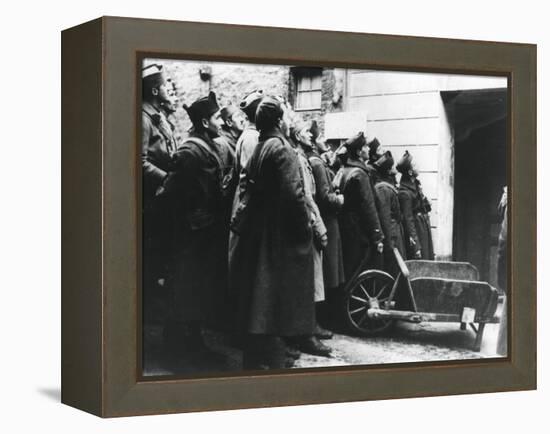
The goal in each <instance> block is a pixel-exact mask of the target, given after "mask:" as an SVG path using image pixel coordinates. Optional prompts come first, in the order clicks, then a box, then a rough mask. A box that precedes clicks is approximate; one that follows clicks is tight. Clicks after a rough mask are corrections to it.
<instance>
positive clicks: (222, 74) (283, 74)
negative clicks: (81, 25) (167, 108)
mask: <svg viewBox="0 0 550 434" xmlns="http://www.w3.org/2000/svg"><path fill="white" fill-rule="evenodd" d="M151 63H158V64H160V65H162V66H163V68H164V71H165V73H166V77H167V78H168V79H169V80H170V81H172V82H173V83H174V84H175V91H176V95H177V111H176V113H175V114H174V115H173V117H172V120H173V122H174V124H175V125H176V136H177V137H178V138H179V140H181V139H183V138H185V137H186V135H187V130H188V129H189V128H190V126H191V123H190V121H189V118H188V116H187V113H186V112H185V110H184V109H183V108H182V106H183V104H187V105H190V104H191V103H192V102H193V101H195V100H196V99H197V98H199V97H201V96H205V95H207V94H208V92H209V91H211V90H212V91H214V92H215V93H216V95H217V97H218V103H219V104H220V106H224V105H226V104H228V103H229V102H232V103H233V104H238V103H239V102H240V100H241V99H242V98H243V96H245V95H246V94H248V93H249V92H251V91H253V90H254V89H263V90H264V92H265V93H266V94H270V95H280V96H282V97H284V98H285V99H287V100H288V101H289V102H290V104H291V105H292V106H294V95H295V92H296V90H295V89H296V83H295V78H294V75H293V73H292V67H290V66H281V65H256V64H246V63H225V62H201V61H186V60H166V59H145V61H144V66H147V65H149V64H151ZM201 71H203V72H207V73H208V74H206V75H209V77H208V78H207V77H206V75H205V74H203V75H202V77H201ZM343 80H344V70H342V69H331V68H324V69H323V71H322V97H321V98H322V102H321V109H320V110H302V111H299V112H298V116H300V117H301V118H303V119H304V120H313V119H314V120H316V121H317V122H318V124H319V127H320V129H321V133H323V131H324V114H325V113H331V112H335V111H342V109H343V103H344V98H343Z"/></svg>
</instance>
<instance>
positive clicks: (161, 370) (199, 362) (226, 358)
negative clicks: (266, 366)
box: [143, 322, 499, 375]
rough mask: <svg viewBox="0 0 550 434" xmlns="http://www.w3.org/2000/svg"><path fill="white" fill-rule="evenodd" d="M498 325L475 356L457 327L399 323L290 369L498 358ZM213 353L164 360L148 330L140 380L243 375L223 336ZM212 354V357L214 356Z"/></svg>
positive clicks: (339, 343)
mask: <svg viewBox="0 0 550 434" xmlns="http://www.w3.org/2000/svg"><path fill="white" fill-rule="evenodd" d="M497 335H498V324H488V325H487V326H486V328H485V334H484V339H483V343H482V347H481V351H480V352H475V351H473V350H472V349H471V348H472V345H473V343H474V340H475V333H474V332H473V331H472V330H471V329H468V330H460V328H459V324H456V323H422V324H409V323H403V322H401V323H398V324H397V325H396V326H395V327H394V328H393V329H391V330H388V331H387V332H386V333H385V335H383V336H379V337H369V338H366V337H354V336H347V335H344V334H335V335H334V337H333V339H330V340H326V341H323V342H324V343H325V344H326V345H328V346H330V347H331V348H332V351H333V354H332V357H317V356H312V355H309V354H302V355H301V356H300V358H299V359H298V360H297V361H296V365H295V368H311V367H315V368H319V367H328V366H349V365H373V364H384V363H406V362H424V361H443V360H464V359H478V358H488V357H499V356H498V355H497V353H496V343H497ZM205 336H206V342H207V345H208V346H209V348H210V349H211V350H212V351H213V354H210V355H209V356H208V357H204V356H201V355H196V356H194V355H183V356H180V357H173V356H172V355H166V354H165V353H164V352H163V351H162V348H161V345H160V342H161V341H162V339H161V330H160V328H147V329H146V331H145V341H144V344H145V345H144V353H145V357H144V364H143V365H144V374H145V375H174V374H175V375H197V374H199V375H200V374H204V373H210V374H213V373H221V372H235V371H240V370H242V352H241V351H240V350H238V349H236V348H235V346H234V345H231V344H229V339H228V338H227V336H223V335H220V334H217V333H212V332H209V333H206V335H205ZM213 355H214V356H213Z"/></svg>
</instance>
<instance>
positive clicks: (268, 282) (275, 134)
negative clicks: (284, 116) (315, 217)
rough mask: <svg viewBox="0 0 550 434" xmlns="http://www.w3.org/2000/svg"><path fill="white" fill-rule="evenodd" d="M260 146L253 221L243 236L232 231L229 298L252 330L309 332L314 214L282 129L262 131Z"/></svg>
mask: <svg viewBox="0 0 550 434" xmlns="http://www.w3.org/2000/svg"><path fill="white" fill-rule="evenodd" d="M258 146H259V148H258V149H259V158H258V174H257V176H256V180H255V189H254V195H253V197H252V198H251V200H250V202H249V207H250V208H249V212H250V217H249V221H250V224H248V225H247V226H246V228H244V230H242V231H241V232H240V234H236V233H233V232H232V233H231V239H230V254H229V281H230V296H231V297H230V298H231V299H232V300H233V305H232V308H233V310H234V312H235V313H236V324H237V325H238V327H239V329H240V330H241V331H244V332H247V333H252V334H265V335H275V336H298V335H310V334H312V333H313V330H314V288H313V277H314V275H313V254H312V253H313V251H312V248H313V244H312V227H311V222H312V215H311V213H310V211H309V209H308V205H307V203H306V198H305V193H304V185H303V180H302V177H301V175H300V166H299V162H298V157H297V155H296V153H295V151H294V150H293V149H292V147H291V146H290V144H289V143H288V141H287V139H286V138H285V137H284V135H283V134H282V133H281V131H280V130H279V129H274V130H272V131H269V132H262V134H261V136H260V142H259V144H258ZM255 159H256V158H255V157H252V158H251V159H250V160H249V161H248V164H250V162H251V161H255ZM247 169H248V170H250V168H249V167H248V168H247Z"/></svg>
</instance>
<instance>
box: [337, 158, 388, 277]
mask: <svg viewBox="0 0 550 434" xmlns="http://www.w3.org/2000/svg"><path fill="white" fill-rule="evenodd" d="M340 170H342V178H341V182H340V191H341V192H342V193H343V195H344V206H343V207H342V212H341V214H340V219H339V221H340V234H341V236H342V248H343V254H344V255H343V256H344V271H345V275H346V280H349V279H350V278H352V277H353V275H354V274H355V272H356V271H357V270H358V267H359V265H360V264H361V263H362V261H363V260H364V259H365V258H366V255H367V254H368V255H369V258H368V260H367V263H366V266H367V267H373V266H374V265H373V263H374V262H375V256H374V255H375V253H374V252H375V246H376V244H378V243H379V242H381V241H382V240H383V238H384V236H383V233H382V229H381V226H380V220H379V219H378V213H377V210H376V202H375V198H374V194H373V191H374V190H373V187H372V185H371V182H370V178H369V175H368V173H367V168H366V167H365V164H364V163H362V162H360V161H356V160H348V161H347V162H346V163H345V165H344V167H343V168H341V169H340Z"/></svg>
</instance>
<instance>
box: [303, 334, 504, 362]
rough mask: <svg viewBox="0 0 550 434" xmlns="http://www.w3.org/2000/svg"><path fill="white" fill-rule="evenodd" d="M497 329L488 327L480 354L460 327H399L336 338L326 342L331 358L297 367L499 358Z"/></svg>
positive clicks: (314, 358)
mask: <svg viewBox="0 0 550 434" xmlns="http://www.w3.org/2000/svg"><path fill="white" fill-rule="evenodd" d="M497 335H498V325H495V324H489V325H487V326H486V327H485V333H484V339H483V344H482V348H481V351H480V352H475V351H472V350H471V347H472V345H473V343H474V339H475V334H474V332H473V331H472V330H465V331H462V330H460V329H459V326H458V324H442V323H439V324H436V323H423V324H407V323H400V324H398V325H397V326H396V327H395V328H394V329H393V330H391V331H388V333H387V334H386V335H385V336H380V337H375V338H362V337H352V336H346V335H340V334H336V335H334V337H333V339H331V340H327V341H324V343H326V344H327V345H329V346H330V347H331V348H332V351H333V354H332V357H331V358H326V357H317V356H312V355H309V354H302V356H301V357H300V359H298V361H297V364H296V367H299V368H310V367H320V366H345V365H371V364H382V363H406V362H426V361H441V360H464V359H478V358H486V357H499V356H498V355H497V354H496V342H497Z"/></svg>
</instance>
